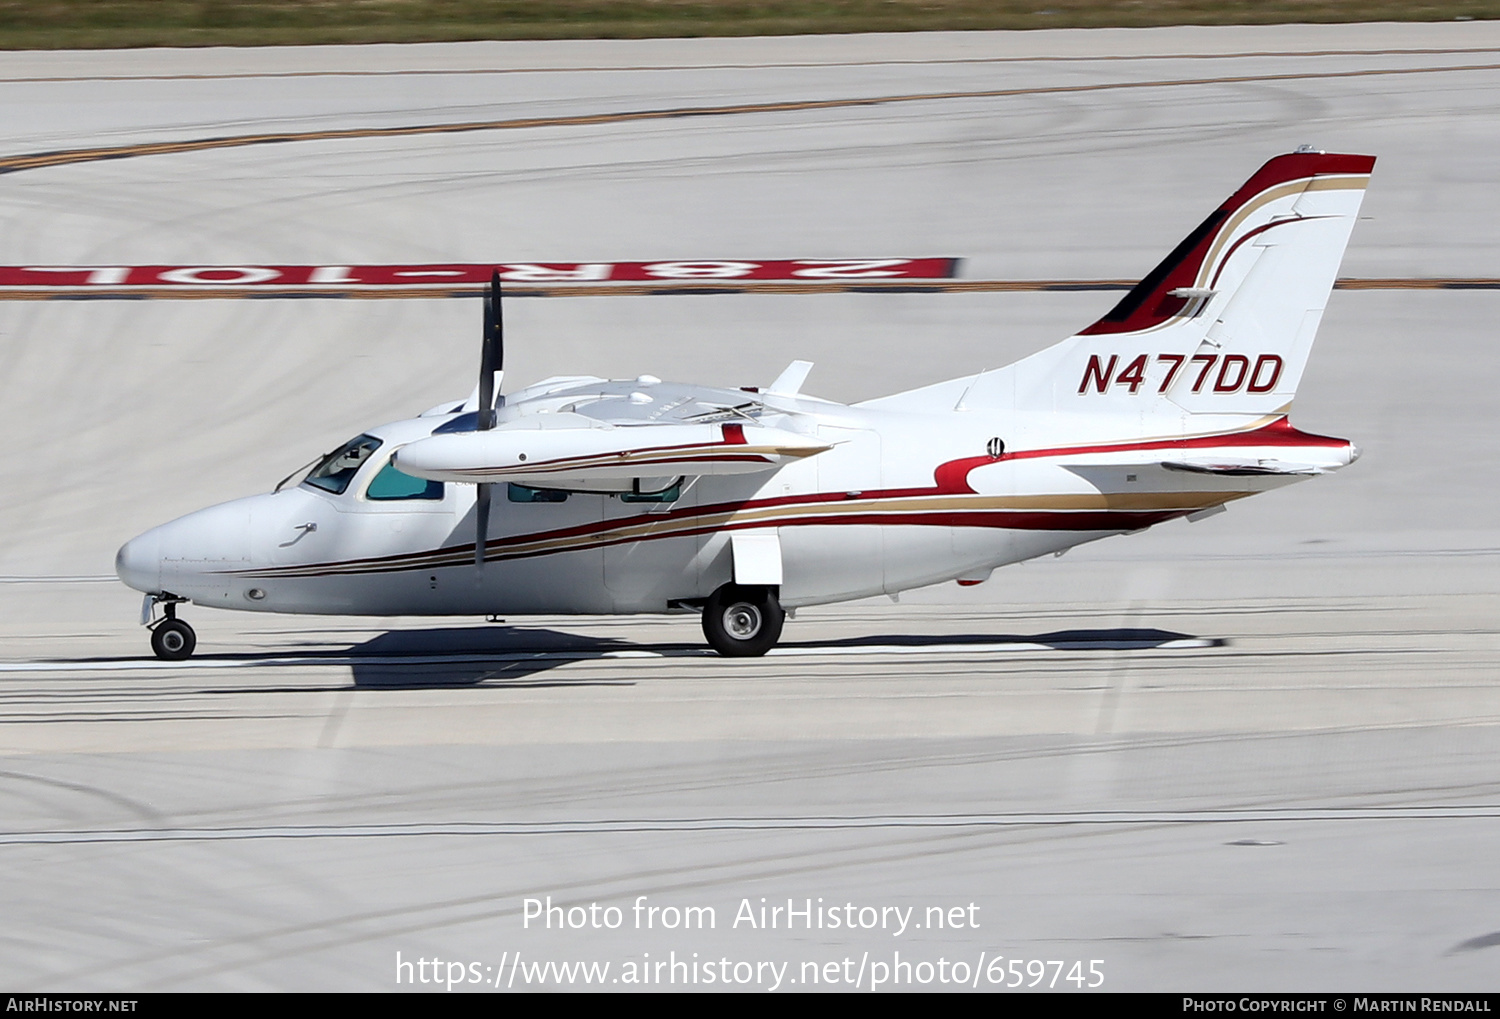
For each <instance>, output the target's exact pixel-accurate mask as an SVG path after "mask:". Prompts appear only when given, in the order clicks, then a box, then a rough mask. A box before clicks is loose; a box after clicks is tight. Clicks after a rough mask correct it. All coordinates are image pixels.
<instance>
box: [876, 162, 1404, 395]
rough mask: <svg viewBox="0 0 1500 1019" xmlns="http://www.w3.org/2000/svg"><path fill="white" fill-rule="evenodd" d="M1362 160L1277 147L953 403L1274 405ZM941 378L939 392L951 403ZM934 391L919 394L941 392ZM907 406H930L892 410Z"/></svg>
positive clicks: (1295, 362) (1297, 358)
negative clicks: (1167, 248)
mask: <svg viewBox="0 0 1500 1019" xmlns="http://www.w3.org/2000/svg"><path fill="white" fill-rule="evenodd" d="M1374 165H1375V159H1374V157H1372V156H1351V155H1332V154H1325V153H1322V152H1310V151H1298V152H1295V153H1291V154H1289V155H1284V156H1277V157H1276V158H1274V159H1272V160H1271V161H1270V162H1268V163H1266V164H1265V165H1264V166H1262V167H1261V168H1260V169H1259V170H1257V171H1256V173H1255V175H1254V176H1252V177H1251V178H1250V179H1249V180H1248V181H1247V182H1246V183H1245V185H1244V186H1243V187H1241V188H1240V189H1239V190H1238V191H1236V192H1235V193H1234V194H1233V195H1231V196H1230V198H1229V199H1228V201H1226V202H1225V203H1224V204H1223V205H1221V206H1219V208H1218V209H1216V210H1214V212H1213V214H1212V215H1210V216H1209V217H1208V218H1207V219H1206V220H1204V221H1203V223H1202V224H1200V225H1199V226H1198V228H1197V229H1196V230H1194V231H1193V232H1192V233H1190V234H1188V236H1187V237H1186V238H1185V239H1184V240H1183V241H1182V243H1181V244H1179V245H1178V246H1177V247H1176V248H1175V249H1173V251H1172V253H1171V254H1170V255H1168V256H1167V257H1166V259H1165V260H1163V261H1162V263H1161V264H1160V265H1158V266H1157V267H1156V268H1155V269H1153V270H1152V271H1151V272H1150V273H1149V274H1147V276H1146V277H1145V278H1144V279H1142V280H1141V281H1140V283H1138V284H1136V286H1135V287H1134V288H1133V289H1131V291H1130V292H1129V293H1127V294H1126V295H1125V296H1124V297H1123V298H1122V299H1121V300H1120V302H1119V303H1118V304H1117V305H1115V307H1114V308H1113V309H1111V310H1110V311H1109V312H1108V313H1107V314H1106V315H1105V316H1104V317H1103V318H1101V319H1100V320H1099V321H1097V322H1095V323H1094V324H1093V325H1091V326H1089V327H1088V328H1087V329H1084V330H1083V331H1082V332H1080V333H1078V334H1077V335H1075V336H1073V337H1071V338H1069V339H1067V340H1064V341H1063V342H1062V343H1059V344H1057V345H1056V346H1054V347H1050V348H1048V349H1047V350H1043V351H1040V352H1039V353H1037V354H1033V355H1032V356H1031V357H1028V358H1025V359H1024V360H1021V361H1018V362H1016V363H1015V364H1013V365H1010V366H1009V367H1007V368H1001V369H997V370H995V371H989V372H984V373H982V374H981V375H979V376H976V377H974V378H973V379H972V380H969V383H970V384H969V385H968V386H967V388H966V390H965V391H964V392H963V395H962V396H961V397H960V398H959V400H958V406H959V407H961V408H963V407H967V408H972V409H981V408H983V409H995V410H1001V409H1012V408H1014V409H1017V410H1036V411H1052V412H1063V413H1082V414H1093V413H1108V414H1128V415H1131V416H1135V415H1141V416H1142V417H1145V418H1150V417H1155V416H1157V415H1168V416H1172V417H1178V416H1181V415H1182V414H1184V413H1186V414H1235V415H1238V414H1248V415H1255V416H1261V415H1268V414H1275V413H1285V412H1286V409H1287V408H1288V407H1289V406H1290V404H1291V400H1292V397H1293V395H1295V393H1296V391H1297V383H1298V382H1299V381H1300V380H1301V378H1302V369H1303V367H1304V366H1305V365H1306V363H1307V355H1308V352H1309V350H1310V349H1311V347H1312V342H1313V336H1314V334H1315V333H1316V332H1317V329H1318V323H1319V321H1320V320H1321V318H1322V315H1323V308H1324V306H1325V305H1326V304H1327V302H1328V294H1329V291H1330V290H1332V288H1333V282H1334V277H1335V275H1336V274H1337V272H1338V267H1339V263H1340V261H1341V260H1342V259H1343V254H1344V248H1345V246H1346V245H1347V244H1348V241H1349V233H1350V231H1351V230H1352V229H1353V227H1354V221H1355V219H1356V217H1357V216H1358V214H1359V206H1360V201H1361V199H1363V197H1364V189H1365V185H1366V183H1367V181H1368V179H1369V174H1370V170H1371V169H1372V168H1373V167H1374ZM952 387H953V384H952V383H949V384H947V388H946V392H945V393H944V394H943V395H945V396H946V397H947V398H948V399H950V400H951V399H952V395H953V392H954V390H953V388H952ZM944 389H945V387H944V386H935V387H931V389H930V390H929V391H926V392H929V393H930V394H931V396H932V397H938V398H939V399H941V397H940V396H939V393H940V391H943V390H944ZM922 392H924V391H916V392H913V393H911V394H909V395H910V396H912V397H917V396H918V394H919V393H922ZM877 402H878V403H880V404H883V405H888V406H893V407H895V406H902V405H903V403H904V401H903V400H902V397H901V396H897V397H891V398H887V399H886V400H883V401H877ZM919 402H931V401H930V400H920V401H912V402H910V403H906V404H905V405H907V406H911V408H912V409H916V406H915V404H917V403H919ZM948 406H949V407H953V406H954V404H953V403H949V404H948ZM932 409H936V408H935V407H933V408H932Z"/></svg>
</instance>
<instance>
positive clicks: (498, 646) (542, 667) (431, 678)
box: [341, 626, 1224, 690]
mask: <svg viewBox="0 0 1500 1019" xmlns="http://www.w3.org/2000/svg"><path fill="white" fill-rule="evenodd" d="M1177 641H1194V642H1195V643H1196V646H1199V647H1202V646H1218V645H1222V644H1223V643H1224V642H1223V641H1222V640H1206V641H1205V640H1204V639H1203V638H1200V637H1195V636H1193V635H1191V634H1186V633H1177V632H1173V631H1170V630H1159V629H1153V628H1120V629H1103V630H1059V631H1055V632H1052V633H1044V634H997V633H966V634H951V633H949V634H894V635H893V634H878V635H867V636H860V637H845V638H840V639H835V640H818V641H788V642H785V643H783V644H782V645H781V646H780V650H781V653H782V654H790V655H796V654H798V653H799V652H801V653H807V654H824V655H826V654H828V653H829V652H831V651H844V652H847V653H848V654H851V655H857V654H860V653H861V651H864V650H868V651H869V652H870V653H879V652H880V651H881V650H882V649H886V648H902V649H922V648H930V649H931V650H932V651H933V652H935V653H941V652H942V650H943V649H945V648H947V649H952V648H963V647H966V646H973V645H991V644H994V645H1005V644H1015V645H1025V646H1028V647H1035V646H1038V645H1040V646H1043V647H1048V648H1051V649H1053V650H1056V651H1140V650H1150V649H1152V648H1158V647H1162V646H1163V645H1166V644H1170V643H1174V642H1177ZM961 653H963V654H977V653H978V652H970V651H967V650H965V651H963V652H961ZM345 655H347V659H348V660H349V662H350V667H351V669H352V670H353V673H354V685H355V686H356V687H359V688H362V689H408V690H409V689H423V688H429V687H455V686H479V685H483V686H487V687H511V686H527V687H534V686H630V685H633V683H632V682H631V681H630V680H625V679H593V680H591V679H583V678H576V679H575V678H570V679H557V680H552V681H548V680H540V679H538V678H537V677H539V676H540V675H541V674H543V673H546V672H548V671H549V670H551V669H554V668H556V667H557V666H559V665H565V664H568V663H571V662H579V661H589V660H593V659H604V658H627V657H637V656H641V657H657V656H660V657H663V658H685V657H694V658H697V657H702V658H705V659H708V660H715V659H714V656H713V655H712V653H711V652H709V651H708V649H707V648H705V647H703V646H702V645H701V644H696V643H692V644H687V643H683V644H641V643H635V642H631V641H626V640H619V639H616V638H611V637H589V636H583V635H579V634H573V633H564V632H561V631H557V630H546V629H531V628H526V629H521V628H515V627H508V626H495V627H455V628H443V629H429V630H391V631H388V632H386V633H382V634H380V635H379V636H376V637H374V638H372V639H370V640H368V641H365V642H363V643H360V644H356V645H354V646H352V647H350V648H349V649H348V651H347V652H345ZM491 656H492V657H491ZM341 657H343V656H341ZM450 657H456V658H460V659H464V660H459V661H445V660H443V659H445V658H450ZM487 658H489V660H486V659H487ZM401 659H410V661H401ZM434 659H436V660H434Z"/></svg>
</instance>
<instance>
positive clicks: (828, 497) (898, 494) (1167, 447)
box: [227, 417, 1349, 576]
mask: <svg viewBox="0 0 1500 1019" xmlns="http://www.w3.org/2000/svg"><path fill="white" fill-rule="evenodd" d="M1348 444H1349V443H1348V441H1347V440H1345V439H1335V438H1331V437H1329V436H1324V435H1314V434H1312V433H1309V432H1303V431H1299V430H1298V429H1296V428H1294V427H1292V425H1291V423H1290V422H1288V421H1287V419H1286V418H1284V417H1282V418H1278V419H1277V420H1275V421H1273V422H1271V423H1270V424H1267V425H1264V426H1262V427H1260V428H1255V429H1251V430H1248V431H1243V432H1229V433H1223V434H1219V435H1198V436H1191V437H1188V438H1183V439H1178V440H1170V439H1147V440H1135V441H1129V442H1114V443H1101V444H1095V445H1089V446H1058V447H1051V448H1044V449H1027V450H1017V451H1014V452H1006V453H1005V454H1003V455H1002V456H1000V457H999V458H995V457H990V456H974V457H965V458H963V459H960V460H949V461H948V462H946V463H943V464H940V465H938V467H937V468H936V469H935V470H934V471H933V481H934V485H933V487H931V488H892V489H880V490H868V491H864V492H861V493H860V494H859V495H850V494H848V493H847V492H842V491H840V492H815V493H809V494H807V495H789V496H781V497H778V498H772V499H744V500H740V501H732V502H720V503H712V504H710V505H707V506H697V507H683V508H681V509H673V510H669V511H667V512H665V513H660V512H658V513H650V514H645V513H643V514H637V515H635V516H633V517H622V518H620V519H616V520H597V521H591V522H589V523H586V524H577V525H574V526H572V527H560V528H557V529H555V530H551V531H540V532H534V533H530V534H518V535H509V536H506V537H502V538H493V539H491V540H490V541H488V542H486V543H485V549H486V559H491V558H504V552H505V549H507V548H509V547H513V546H516V545H522V544H531V543H534V542H546V541H558V540H562V539H567V538H583V537H587V536H589V535H601V536H602V535H603V534H605V533H607V532H609V531H612V530H616V529H618V528H624V527H632V526H635V525H638V524H642V523H646V522H651V523H658V524H660V525H663V526H662V527H661V529H662V530H665V531H668V533H667V534H664V535H661V537H686V536H690V535H697V534H706V533H711V532H713V531H721V530H738V529H741V528H748V527H767V526H775V527H798V526H814V525H819V524H822V525H833V526H841V525H850V524H870V523H873V524H915V525H926V526H946V527H996V528H1009V529H1014V530H1044V531H1048V530H1079V531H1096V530H1135V529H1136V528H1140V527H1149V526H1151V525H1153V524H1157V523H1161V522H1162V521H1164V520H1170V519H1172V518H1174V517H1180V516H1184V515H1186V514H1188V513H1192V512H1195V510H1194V509H1182V510H1160V511H1150V512H1140V511H1131V510H975V511H942V510H939V511H933V512H926V513H924V512H906V511H903V512H893V513H881V512H879V511H878V510H872V511H870V512H867V513H866V512H853V513H840V514H838V515H837V516H833V515H829V514H809V515H807V516H804V517H800V518H798V517H792V518H789V519H786V520H776V521H770V522H768V521H764V520H755V521H745V522H743V523H733V522H731V523H724V524H714V525H705V526H702V527H692V526H687V527H678V528H668V527H666V526H664V525H668V524H671V523H674V522H679V521H687V520H690V519H691V518H693V517H702V516H709V515H717V514H724V513H735V512H739V511H744V510H761V509H774V508H776V507H795V506H813V505H821V504H826V503H835V502H873V501H877V500H883V499H902V498H914V497H915V498H919V497H923V496H937V495H977V494H978V493H977V492H975V490H974V489H973V487H971V486H970V485H969V483H968V475H969V472H970V471H972V470H974V469H975V468H977V467H981V466H985V465H987V464H994V463H1002V462H1004V461H1007V460H1032V459H1043V458H1048V457H1059V458H1060V457H1069V456H1078V455H1084V454H1091V453H1122V452H1143V453H1144V452H1152V453H1156V452H1159V453H1167V454H1170V453H1176V452H1180V451H1181V450H1184V449H1205V448H1222V447H1235V446H1290V447H1298V448H1307V447H1314V446H1324V447H1331V448H1341V447H1345V446H1347V445H1348ZM652 537H653V536H652V535H644V536H642V535H631V536H627V537H621V538H618V539H607V538H604V539H602V540H601V541H599V542H598V543H597V544H594V543H591V544H588V545H586V546H583V547H586V548H597V547H601V546H603V545H616V544H625V543H628V542H633V541H649V540H651V538H652ZM473 548H474V546H473V544H472V543H471V544H468V545H450V546H446V547H444V548H438V549H433V550H431V551H429V552H406V553H401V554H398V555H387V556H372V557H369V558H363V559H347V560H341V561H338V562H329V563H308V564H306V565H301V566H288V567H283V568H277V567H270V568H261V569H254V570H245V571H240V570H235V571H227V572H233V573H241V572H243V573H253V574H255V575H257V576H273V575H276V571H278V569H284V570H285V571H286V572H288V573H293V572H300V571H307V570H318V569H320V568H326V569H327V570H328V571H329V572H335V571H337V569H338V568H341V567H342V568H349V567H359V566H365V567H373V568H376V569H378V568H379V567H380V565H381V564H388V566H387V568H388V569H390V570H415V569H427V568H429V565H428V561H430V560H431V559H432V558H434V557H442V556H456V555H460V554H464V553H465V550H468V554H470V555H472V552H473ZM566 551H570V550H569V549H556V550H550V549H549V550H546V551H538V552H526V553H521V554H520V555H519V556H517V557H518V558H519V557H521V556H532V555H556V554H561V553H563V552H566ZM418 556H420V557H422V559H423V561H422V562H415V563H413V562H410V560H412V559H414V558H415V557H418Z"/></svg>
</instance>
